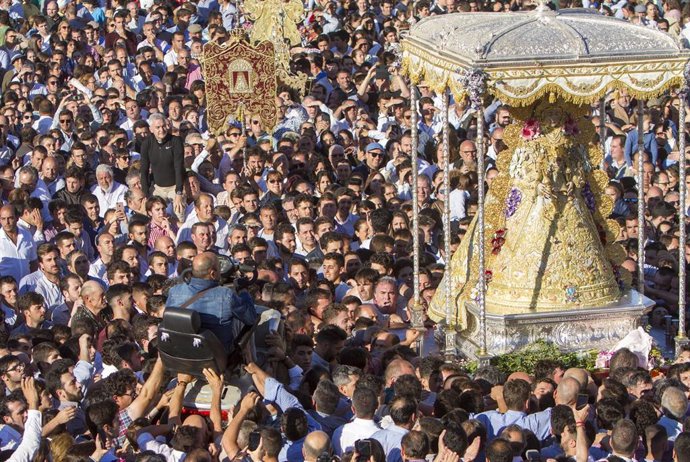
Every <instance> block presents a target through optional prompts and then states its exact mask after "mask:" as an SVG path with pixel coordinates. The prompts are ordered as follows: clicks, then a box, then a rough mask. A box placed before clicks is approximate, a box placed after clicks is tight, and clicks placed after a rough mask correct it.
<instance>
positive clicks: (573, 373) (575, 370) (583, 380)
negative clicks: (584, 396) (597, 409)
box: [563, 367, 589, 391]
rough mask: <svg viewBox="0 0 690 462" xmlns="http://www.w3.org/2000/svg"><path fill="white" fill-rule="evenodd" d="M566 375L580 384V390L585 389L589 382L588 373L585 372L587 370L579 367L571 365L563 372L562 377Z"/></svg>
mask: <svg viewBox="0 0 690 462" xmlns="http://www.w3.org/2000/svg"><path fill="white" fill-rule="evenodd" d="M566 377H572V378H574V379H575V380H577V382H578V383H579V384H580V390H583V391H584V390H586V389H587V385H588V384H589V375H588V374H587V371H586V370H584V369H580V368H579V367H571V368H570V369H568V370H567V371H565V373H564V374H563V378H564V379H565V378H566Z"/></svg>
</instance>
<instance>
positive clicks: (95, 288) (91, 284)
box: [81, 281, 103, 299]
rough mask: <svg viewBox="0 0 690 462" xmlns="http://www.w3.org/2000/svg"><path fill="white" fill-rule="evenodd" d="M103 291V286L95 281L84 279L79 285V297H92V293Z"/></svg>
mask: <svg viewBox="0 0 690 462" xmlns="http://www.w3.org/2000/svg"><path fill="white" fill-rule="evenodd" d="M100 292H103V286H101V285H100V284H99V283H97V282H96V281H86V282H85V283H84V285H83V286H81V298H84V299H85V298H88V297H92V296H93V295H94V294H98V293H100Z"/></svg>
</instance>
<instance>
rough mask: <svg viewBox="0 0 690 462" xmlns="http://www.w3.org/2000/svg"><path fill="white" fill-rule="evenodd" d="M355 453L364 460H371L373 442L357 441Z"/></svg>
mask: <svg viewBox="0 0 690 462" xmlns="http://www.w3.org/2000/svg"><path fill="white" fill-rule="evenodd" d="M355 452H356V453H357V454H358V455H359V457H361V458H362V459H365V460H369V457H371V441H369V440H357V441H355Z"/></svg>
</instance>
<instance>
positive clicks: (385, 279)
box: [376, 276, 398, 287]
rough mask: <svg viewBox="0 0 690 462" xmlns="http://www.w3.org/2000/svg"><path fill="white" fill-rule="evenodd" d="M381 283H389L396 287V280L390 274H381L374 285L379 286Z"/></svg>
mask: <svg viewBox="0 0 690 462" xmlns="http://www.w3.org/2000/svg"><path fill="white" fill-rule="evenodd" d="M381 284H391V285H392V286H393V287H398V281H396V280H395V278H394V277H391V276H383V277H382V278H380V279H379V280H378V281H376V287H378V286H380V285H381Z"/></svg>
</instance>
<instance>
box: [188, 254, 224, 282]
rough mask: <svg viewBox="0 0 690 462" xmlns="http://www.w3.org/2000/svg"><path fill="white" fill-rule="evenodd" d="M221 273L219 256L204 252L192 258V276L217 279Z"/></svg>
mask: <svg viewBox="0 0 690 462" xmlns="http://www.w3.org/2000/svg"><path fill="white" fill-rule="evenodd" d="M219 274H220V262H219V261H218V257H217V256H216V255H215V254H214V253H211V252H203V253H200V254H199V255H197V256H196V257H194V260H192V276H194V277H195V278H199V279H208V280H215V279H216V277H217V276H218V275H219Z"/></svg>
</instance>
